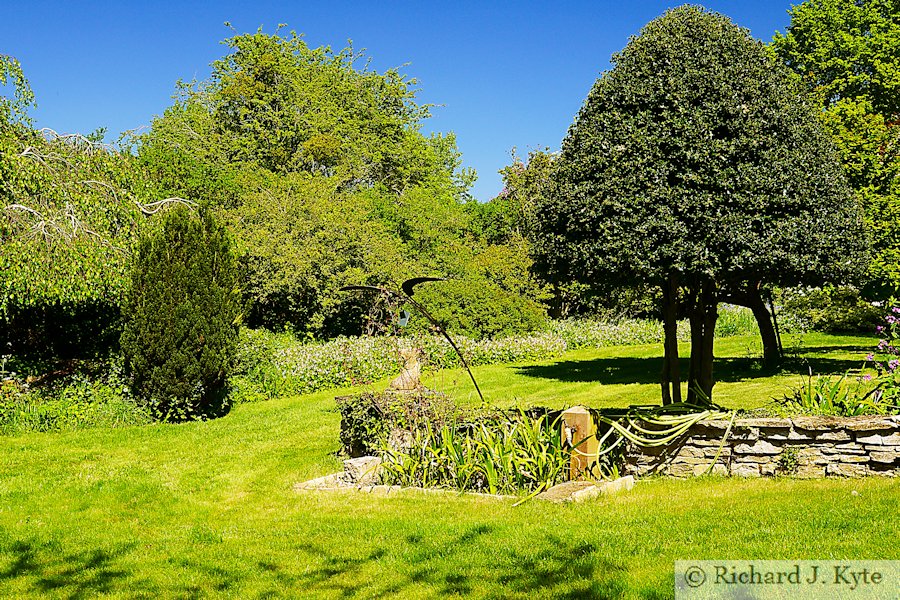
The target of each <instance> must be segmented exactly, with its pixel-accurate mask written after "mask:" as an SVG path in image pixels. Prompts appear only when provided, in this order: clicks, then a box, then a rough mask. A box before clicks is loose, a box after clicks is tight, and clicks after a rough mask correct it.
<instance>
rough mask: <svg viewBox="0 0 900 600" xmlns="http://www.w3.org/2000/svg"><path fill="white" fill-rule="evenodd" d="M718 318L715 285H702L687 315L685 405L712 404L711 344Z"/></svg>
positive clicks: (709, 283)
mask: <svg viewBox="0 0 900 600" xmlns="http://www.w3.org/2000/svg"><path fill="white" fill-rule="evenodd" d="M718 318H719V313H718V296H717V294H716V288H715V284H714V283H712V282H704V283H703V284H702V286H701V289H700V290H699V292H698V293H696V294H695V295H694V302H693V306H692V307H691V312H690V319H691V373H690V379H689V380H688V402H690V403H692V404H704V403H706V402H709V401H710V400H712V388H713V385H714V381H713V359H714V354H713V342H714V341H715V330H716V320H717V319H718Z"/></svg>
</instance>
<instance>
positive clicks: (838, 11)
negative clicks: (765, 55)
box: [772, 0, 900, 296]
mask: <svg viewBox="0 0 900 600" xmlns="http://www.w3.org/2000/svg"><path fill="white" fill-rule="evenodd" d="M790 13H791V24H790V26H789V27H788V29H787V32H786V33H785V34H783V35H781V34H779V35H776V36H775V39H774V40H773V42H772V48H773V50H774V52H775V53H776V54H777V56H778V57H779V58H780V59H781V60H783V61H784V62H785V64H786V65H787V66H788V67H789V68H791V69H792V70H793V71H794V72H795V73H796V74H797V75H798V76H799V78H800V80H801V82H802V84H803V85H804V86H805V87H806V89H808V90H809V91H810V92H811V93H812V95H813V97H814V98H816V99H817V100H818V103H819V104H820V106H821V108H822V120H823V122H824V123H825V126H826V128H827V129H828V131H829V132H830V133H831V135H832V138H833V139H834V141H835V144H836V146H837V148H838V152H839V158H840V162H841V164H842V165H843V168H844V173H845V175H846V176H847V179H848V181H849V183H850V185H851V187H852V188H853V190H854V191H855V192H856V194H857V196H858V198H859V199H860V201H861V203H862V206H863V209H864V211H865V217H866V221H867V225H868V229H869V231H870V232H871V233H872V249H873V253H872V262H871V264H870V265H869V279H870V281H869V283H868V285H867V293H869V294H870V295H875V296H887V295H891V294H893V295H897V294H900V219H898V217H900V180H898V177H897V175H898V173H900V127H898V125H897V118H898V116H900V3H898V2H896V1H895V0H866V1H864V2H846V1H843V0H816V1H807V2H804V3H802V4H800V5H798V6H795V7H793V8H792V9H791V11H790Z"/></svg>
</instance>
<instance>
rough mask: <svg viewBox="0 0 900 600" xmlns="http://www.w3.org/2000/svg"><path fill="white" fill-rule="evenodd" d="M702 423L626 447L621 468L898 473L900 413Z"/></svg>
mask: <svg viewBox="0 0 900 600" xmlns="http://www.w3.org/2000/svg"><path fill="white" fill-rule="evenodd" d="M727 427H728V421H702V422H700V423H698V424H696V425H694V426H693V427H691V428H690V429H689V430H688V431H687V433H686V434H685V436H684V437H683V438H682V439H680V440H678V441H677V442H675V443H673V444H671V445H669V446H667V447H661V448H638V447H635V446H633V445H631V446H630V447H629V448H628V449H627V450H626V452H625V473H627V474H630V475H635V476H642V475H648V474H651V473H659V474H663V475H671V476H675V477H689V476H694V475H702V474H704V473H706V472H708V471H710V466H711V465H712V470H711V471H710V472H712V473H713V474H719V475H738V476H744V477H760V476H772V475H778V474H784V475H793V476H797V477H806V478H819V477H831V476H837V477H862V476H865V475H880V476H887V477H897V476H900V417H896V416H891V417H794V418H790V419H777V418H758V419H737V420H735V422H734V424H733V426H732V428H731V432H730V433H729V435H728V439H727V440H725V444H724V446H723V447H722V451H721V454H720V455H719V457H718V459H716V460H715V464H713V460H714V459H715V457H716V454H717V452H718V450H719V446H720V445H721V444H722V438H723V436H724V435H725V431H726V429H727Z"/></svg>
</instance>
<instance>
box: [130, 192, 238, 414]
mask: <svg viewBox="0 0 900 600" xmlns="http://www.w3.org/2000/svg"><path fill="white" fill-rule="evenodd" d="M237 283H238V282H237V270H236V264H235V259H234V255H233V252H232V248H231V240H230V238H229V236H228V234H227V232H226V231H225V229H224V227H223V226H221V225H219V224H218V223H216V221H215V220H214V219H213V217H212V215H211V214H210V213H209V212H208V211H201V212H200V215H199V217H198V216H195V215H194V214H193V213H192V211H191V210H190V209H188V208H186V207H177V208H175V209H172V210H170V211H169V212H167V213H166V214H165V215H164V216H163V218H162V222H161V224H160V226H159V227H158V229H156V230H154V231H151V232H149V233H148V234H146V235H144V236H143V237H142V238H141V240H140V242H139V244H138V247H137V250H136V252H135V257H134V264H133V267H132V273H131V286H130V289H129V291H128V297H127V301H126V320H125V328H124V331H123V332H122V351H123V353H124V355H125V366H126V369H127V374H128V375H129V376H130V378H131V390H132V392H133V393H134V395H135V396H136V397H137V398H138V399H139V400H140V401H141V402H142V403H144V405H145V406H147V407H148V408H149V409H150V411H151V412H153V413H154V415H156V416H159V417H161V418H164V419H166V420H170V419H175V420H179V419H185V418H193V417H196V416H203V415H209V414H216V413H217V412H219V411H221V410H222V407H223V405H224V404H225V393H226V391H227V389H226V386H227V383H228V378H229V375H230V374H231V368H232V366H233V361H234V354H235V351H236V342H237V334H238V320H239V318H240V296H239V293H240V292H239V290H238V289H237Z"/></svg>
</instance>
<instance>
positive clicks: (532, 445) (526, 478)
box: [382, 410, 570, 494]
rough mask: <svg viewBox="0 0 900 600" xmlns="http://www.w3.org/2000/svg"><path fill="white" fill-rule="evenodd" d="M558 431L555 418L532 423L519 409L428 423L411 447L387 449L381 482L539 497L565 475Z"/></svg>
mask: <svg viewBox="0 0 900 600" xmlns="http://www.w3.org/2000/svg"><path fill="white" fill-rule="evenodd" d="M561 429H562V428H561V427H560V425H559V422H558V419H555V420H551V419H550V417H549V416H546V415H545V416H541V417H539V418H537V419H534V418H531V417H530V416H529V415H528V414H526V413H525V412H524V411H522V410H519V411H517V412H515V413H513V414H511V415H506V416H504V417H502V418H500V419H496V420H493V419H492V420H484V421H477V422H474V423H469V424H465V423H462V424H445V425H444V426H442V427H440V428H437V427H432V426H431V425H430V424H426V426H425V427H423V428H421V429H418V430H417V431H416V432H415V433H414V437H413V440H412V443H411V444H410V446H409V448H407V449H399V450H398V449H394V448H391V447H389V446H385V448H384V449H383V451H382V457H383V460H384V462H383V463H382V467H383V475H382V478H383V480H384V481H386V482H387V483H390V484H393V485H403V486H421V487H442V488H451V489H456V490H459V491H476V492H487V493H490V494H517V493H522V492H531V493H534V492H539V491H541V490H545V489H548V488H550V487H552V486H553V485H556V484H557V483H561V482H562V481H565V479H566V477H567V476H568V472H569V457H570V454H569V450H568V448H567V447H566V442H565V439H564V438H563V436H562V431H561Z"/></svg>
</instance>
